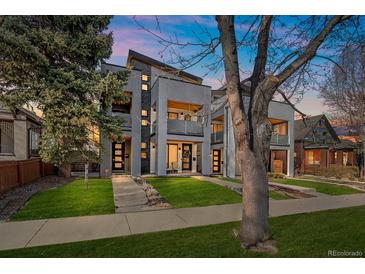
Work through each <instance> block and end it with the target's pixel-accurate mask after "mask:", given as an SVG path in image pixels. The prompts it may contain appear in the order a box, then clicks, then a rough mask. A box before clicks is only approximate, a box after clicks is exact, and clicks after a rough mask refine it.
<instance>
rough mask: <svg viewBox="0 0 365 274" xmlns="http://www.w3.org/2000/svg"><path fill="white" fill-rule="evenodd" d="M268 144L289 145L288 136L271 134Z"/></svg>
mask: <svg viewBox="0 0 365 274" xmlns="http://www.w3.org/2000/svg"><path fill="white" fill-rule="evenodd" d="M270 144H271V145H280V146H288V145H289V136H288V135H278V134H273V135H272V136H271V141H270Z"/></svg>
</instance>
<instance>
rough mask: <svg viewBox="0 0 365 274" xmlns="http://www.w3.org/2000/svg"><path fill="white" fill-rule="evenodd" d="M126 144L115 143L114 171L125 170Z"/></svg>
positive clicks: (113, 149)
mask: <svg viewBox="0 0 365 274" xmlns="http://www.w3.org/2000/svg"><path fill="white" fill-rule="evenodd" d="M124 152H125V143H113V148H112V161H113V170H124Z"/></svg>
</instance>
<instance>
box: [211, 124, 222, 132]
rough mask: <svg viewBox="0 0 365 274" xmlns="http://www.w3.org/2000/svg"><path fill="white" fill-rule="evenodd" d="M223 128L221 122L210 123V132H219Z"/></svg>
mask: <svg viewBox="0 0 365 274" xmlns="http://www.w3.org/2000/svg"><path fill="white" fill-rule="evenodd" d="M223 129H224V125H223V124H212V126H211V131H212V132H221V131H223Z"/></svg>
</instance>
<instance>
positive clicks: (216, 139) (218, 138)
mask: <svg viewBox="0 0 365 274" xmlns="http://www.w3.org/2000/svg"><path fill="white" fill-rule="evenodd" d="M210 142H211V143H212V144H221V143H223V131H217V132H212V133H211V134H210Z"/></svg>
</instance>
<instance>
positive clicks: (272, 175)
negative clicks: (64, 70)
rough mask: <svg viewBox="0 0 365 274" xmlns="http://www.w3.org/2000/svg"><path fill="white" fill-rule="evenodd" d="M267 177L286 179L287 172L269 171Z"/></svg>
mask: <svg viewBox="0 0 365 274" xmlns="http://www.w3.org/2000/svg"><path fill="white" fill-rule="evenodd" d="M267 177H268V178H275V179H284V178H285V174H283V173H278V172H268V173H267Z"/></svg>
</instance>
